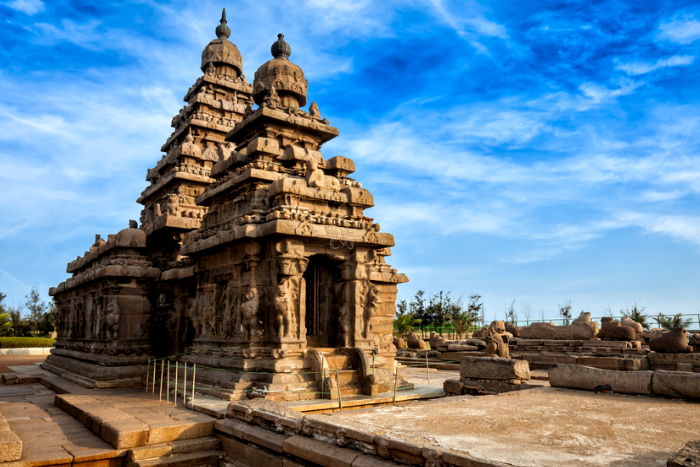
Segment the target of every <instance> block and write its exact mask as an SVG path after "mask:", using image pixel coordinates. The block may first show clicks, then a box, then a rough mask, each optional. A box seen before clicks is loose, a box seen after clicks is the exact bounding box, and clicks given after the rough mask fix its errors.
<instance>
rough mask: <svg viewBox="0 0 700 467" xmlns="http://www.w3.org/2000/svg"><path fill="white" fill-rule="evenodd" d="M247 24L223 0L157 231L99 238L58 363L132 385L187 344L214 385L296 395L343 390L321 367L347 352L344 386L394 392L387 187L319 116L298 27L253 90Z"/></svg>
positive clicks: (146, 207) (154, 220)
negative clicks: (234, 36)
mask: <svg viewBox="0 0 700 467" xmlns="http://www.w3.org/2000/svg"><path fill="white" fill-rule="evenodd" d="M230 33H231V31H230V29H229V27H228V26H227V21H226V10H223V11H222V14H221V20H220V24H219V26H217V27H216V36H217V38H216V39H214V40H212V41H211V42H209V44H207V46H206V47H205V48H204V51H203V52H202V61H201V65H200V68H201V70H202V72H203V74H202V75H201V76H200V77H199V78H197V80H196V81H195V83H194V84H193V85H192V87H190V89H189V90H188V91H187V92H186V93H185V96H184V101H185V105H184V106H183V107H182V109H180V111H179V112H178V114H177V115H175V116H174V117H173V119H172V123H171V126H172V127H173V131H172V133H171V134H170V136H169V137H168V138H167V140H166V141H165V144H163V146H162V147H161V151H162V152H163V154H162V155H161V157H160V160H158V161H157V163H156V164H155V166H153V167H152V168H151V169H150V170H148V172H147V175H146V180H147V182H148V186H147V187H146V188H145V189H144V191H143V192H142V193H141V196H140V197H139V199H138V200H137V202H138V203H140V204H142V205H143V210H142V212H141V219H140V225H136V223H135V222H133V223H130V227H129V228H128V229H124V230H122V231H121V232H119V233H118V234H116V235H109V236H108V237H107V238H108V239H107V241H102V240H101V237H100V238H96V239H95V243H94V245H92V247H91V248H90V250H89V251H88V252H86V253H85V255H84V256H83V257H79V258H77V259H76V260H75V261H73V262H72V263H70V264H69V265H68V271H69V272H71V273H72V274H73V277H71V278H69V279H68V280H66V281H65V282H63V283H62V284H60V285H59V286H58V287H55V288H52V289H51V291H50V294H51V295H52V296H53V297H54V299H55V302H56V306H57V308H58V313H57V317H56V331H57V334H58V337H57V340H56V344H55V349H54V350H53V351H52V352H53V353H52V355H50V356H49V357H48V358H47V360H46V363H45V367H46V368H47V369H50V370H51V371H54V372H56V373H58V374H67V373H74V372H75V371H76V368H79V370H78V371H80V377H79V378H78V377H76V380H79V381H80V382H81V384H86V385H89V386H90V387H109V386H114V387H120V386H128V385H140V384H142V381H143V375H144V374H145V373H146V371H148V369H149V367H150V365H152V362H151V359H152V358H153V357H158V358H163V357H166V356H173V358H178V357H177V356H178V355H181V354H183V353H186V354H187V357H186V358H187V360H186V361H187V362H188V363H191V364H196V365H197V366H201V365H206V366H209V367H210V368H209V369H208V370H207V372H208V373H202V374H201V375H200V373H197V383H198V386H199V385H200V384H199V383H201V387H215V385H220V386H219V389H217V394H220V395H224V396H225V398H228V399H229V400H238V399H239V398H241V397H247V394H248V393H252V392H253V391H254V392H255V393H256V394H255V395H256V397H257V396H261V397H265V398H269V399H274V400H288V401H292V400H299V398H300V394H301V393H302V392H303V393H304V394H305V397H308V398H318V397H321V398H322V397H325V396H324V394H325V395H327V396H330V394H329V393H328V391H327V390H326V389H327V388H324V387H323V386H322V384H323V381H324V380H323V379H322V380H320V381H318V380H317V378H316V374H314V372H316V371H325V370H323V365H324V363H323V362H324V361H333V362H337V361H339V360H340V361H344V362H346V363H342V366H343V368H345V366H346V364H347V365H350V366H351V368H347V371H348V372H352V374H353V376H352V377H351V378H349V379H347V380H343V381H341V382H339V384H340V386H342V387H341V388H339V390H342V391H344V392H343V393H344V394H359V393H365V394H373V395H376V394H378V393H380V392H385V391H389V390H390V388H391V387H396V386H397V383H396V381H395V378H396V373H395V370H394V368H395V362H394V357H395V356H396V347H395V346H394V345H393V339H392V335H391V333H392V328H393V325H392V323H393V317H394V314H395V312H396V306H395V301H396V293H397V285H398V284H400V283H403V282H407V281H408V278H407V277H406V276H405V275H403V274H399V273H398V272H397V271H396V269H393V268H392V267H391V266H389V265H388V264H387V263H386V258H387V257H389V256H390V255H391V247H392V246H393V245H394V237H393V236H392V235H391V234H389V233H386V232H383V231H380V226H379V224H378V223H376V222H374V219H373V218H371V217H367V216H366V215H365V211H366V210H367V209H370V208H371V207H372V206H374V199H373V197H372V194H371V193H370V192H369V190H367V189H366V188H364V187H363V186H362V185H361V184H360V183H359V182H358V181H356V180H355V179H354V178H352V177H351V175H352V174H353V172H354V171H355V163H354V162H353V161H352V160H350V159H348V158H346V157H343V156H334V157H329V158H328V159H326V157H324V154H322V153H321V148H322V146H323V144H325V143H326V142H328V141H330V140H332V139H333V138H335V137H336V136H338V129H337V128H335V127H333V126H331V125H330V123H329V122H328V120H327V119H325V118H323V119H322V118H321V112H320V111H319V108H318V105H317V104H315V103H314V104H313V105H311V107H310V108H309V111H308V112H307V111H305V110H303V107H304V106H305V105H306V102H307V91H308V82H307V80H306V78H305V77H304V71H303V70H302V69H301V67H299V66H298V65H296V64H295V63H293V62H292V61H290V60H289V56H290V54H291V47H290V45H289V44H287V42H285V40H284V36H283V35H282V34H279V35H278V38H277V40H276V41H275V43H274V44H273V45H272V48H271V52H272V55H273V58H272V59H270V60H268V61H267V62H265V63H263V64H262V65H260V67H259V68H258V69H257V71H256V72H255V80H254V82H253V84H252V85H251V84H250V83H248V82H247V80H246V79H245V76H243V73H242V69H243V58H242V57H241V54H240V52H239V50H238V48H237V47H236V45H235V44H233V43H232V42H230V41H229V40H227V39H228V37H229V36H230ZM255 104H257V105H258V106H257V108H255ZM77 362H79V364H77ZM212 362H215V363H212ZM219 364H221V366H217V365H219ZM103 365H111V366H110V368H111V373H110V375H109V377H110V379H109V380H107V381H105V380H104V366H103ZM319 365H320V366H319ZM368 368H371V372H367V371H365V370H366V369H368ZM231 370H233V372H231ZM344 371H345V370H344ZM292 375H293V377H292ZM200 378H201V379H200ZM326 381H327V380H326ZM319 384H321V386H319ZM409 387H412V386H411V385H410V384H409V383H407V382H405V381H404V382H401V388H402V389H407V388H409ZM309 388H311V390H309ZM242 391H243V392H242Z"/></svg>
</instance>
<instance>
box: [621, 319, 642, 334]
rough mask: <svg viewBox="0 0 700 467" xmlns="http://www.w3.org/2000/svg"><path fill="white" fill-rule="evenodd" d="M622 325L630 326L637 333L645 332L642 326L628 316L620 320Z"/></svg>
mask: <svg viewBox="0 0 700 467" xmlns="http://www.w3.org/2000/svg"><path fill="white" fill-rule="evenodd" d="M620 324H621V325H623V326H628V327H630V328H632V329H634V330H635V331H636V332H644V328H643V327H642V325H641V324H640V323H638V322H636V321H633V320H632V319H630V318H628V317H627V316H623V317H622V319H620Z"/></svg>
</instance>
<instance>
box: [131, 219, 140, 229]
mask: <svg viewBox="0 0 700 467" xmlns="http://www.w3.org/2000/svg"><path fill="white" fill-rule="evenodd" d="M129 228H130V229H137V228H138V223H137V222H136V221H134V220H130V221H129Z"/></svg>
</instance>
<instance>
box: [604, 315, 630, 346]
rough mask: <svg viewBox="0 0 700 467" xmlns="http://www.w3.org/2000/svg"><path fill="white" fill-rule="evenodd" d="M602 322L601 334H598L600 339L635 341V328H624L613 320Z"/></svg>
mask: <svg viewBox="0 0 700 467" xmlns="http://www.w3.org/2000/svg"><path fill="white" fill-rule="evenodd" d="M600 322H601V326H600V332H598V337H599V338H600V339H614V340H619V341H633V340H634V338H635V336H636V331H635V330H634V328H631V327H629V326H622V325H621V324H620V323H618V322H617V321H615V320H614V319H613V318H607V317H606V318H601V320H600Z"/></svg>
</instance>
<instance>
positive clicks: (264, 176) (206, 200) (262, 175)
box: [195, 167, 285, 206]
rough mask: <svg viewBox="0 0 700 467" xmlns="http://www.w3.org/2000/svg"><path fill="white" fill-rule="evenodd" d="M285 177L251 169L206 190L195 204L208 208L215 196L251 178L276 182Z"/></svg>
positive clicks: (277, 173) (267, 171)
mask: <svg viewBox="0 0 700 467" xmlns="http://www.w3.org/2000/svg"><path fill="white" fill-rule="evenodd" d="M284 176H285V174H281V173H279V172H270V171H269V170H263V169H255V168H252V167H249V168H248V169H247V170H246V171H245V172H243V173H241V174H239V175H234V176H233V177H231V180H228V181H226V182H224V183H222V184H221V185H219V186H217V187H215V188H212V189H211V190H206V191H205V192H204V193H202V194H201V195H199V196H197V198H195V203H197V205H200V206H208V205H209V204H210V203H211V199H212V198H213V197H214V196H216V195H218V194H220V193H223V192H225V191H227V190H229V189H230V188H232V187H233V186H235V185H238V184H239V183H241V182H243V181H245V180H247V179H249V178H250V179H256V180H265V181H268V182H274V181H275V180H278V179H280V178H282V177H284ZM212 181H213V180H212Z"/></svg>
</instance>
